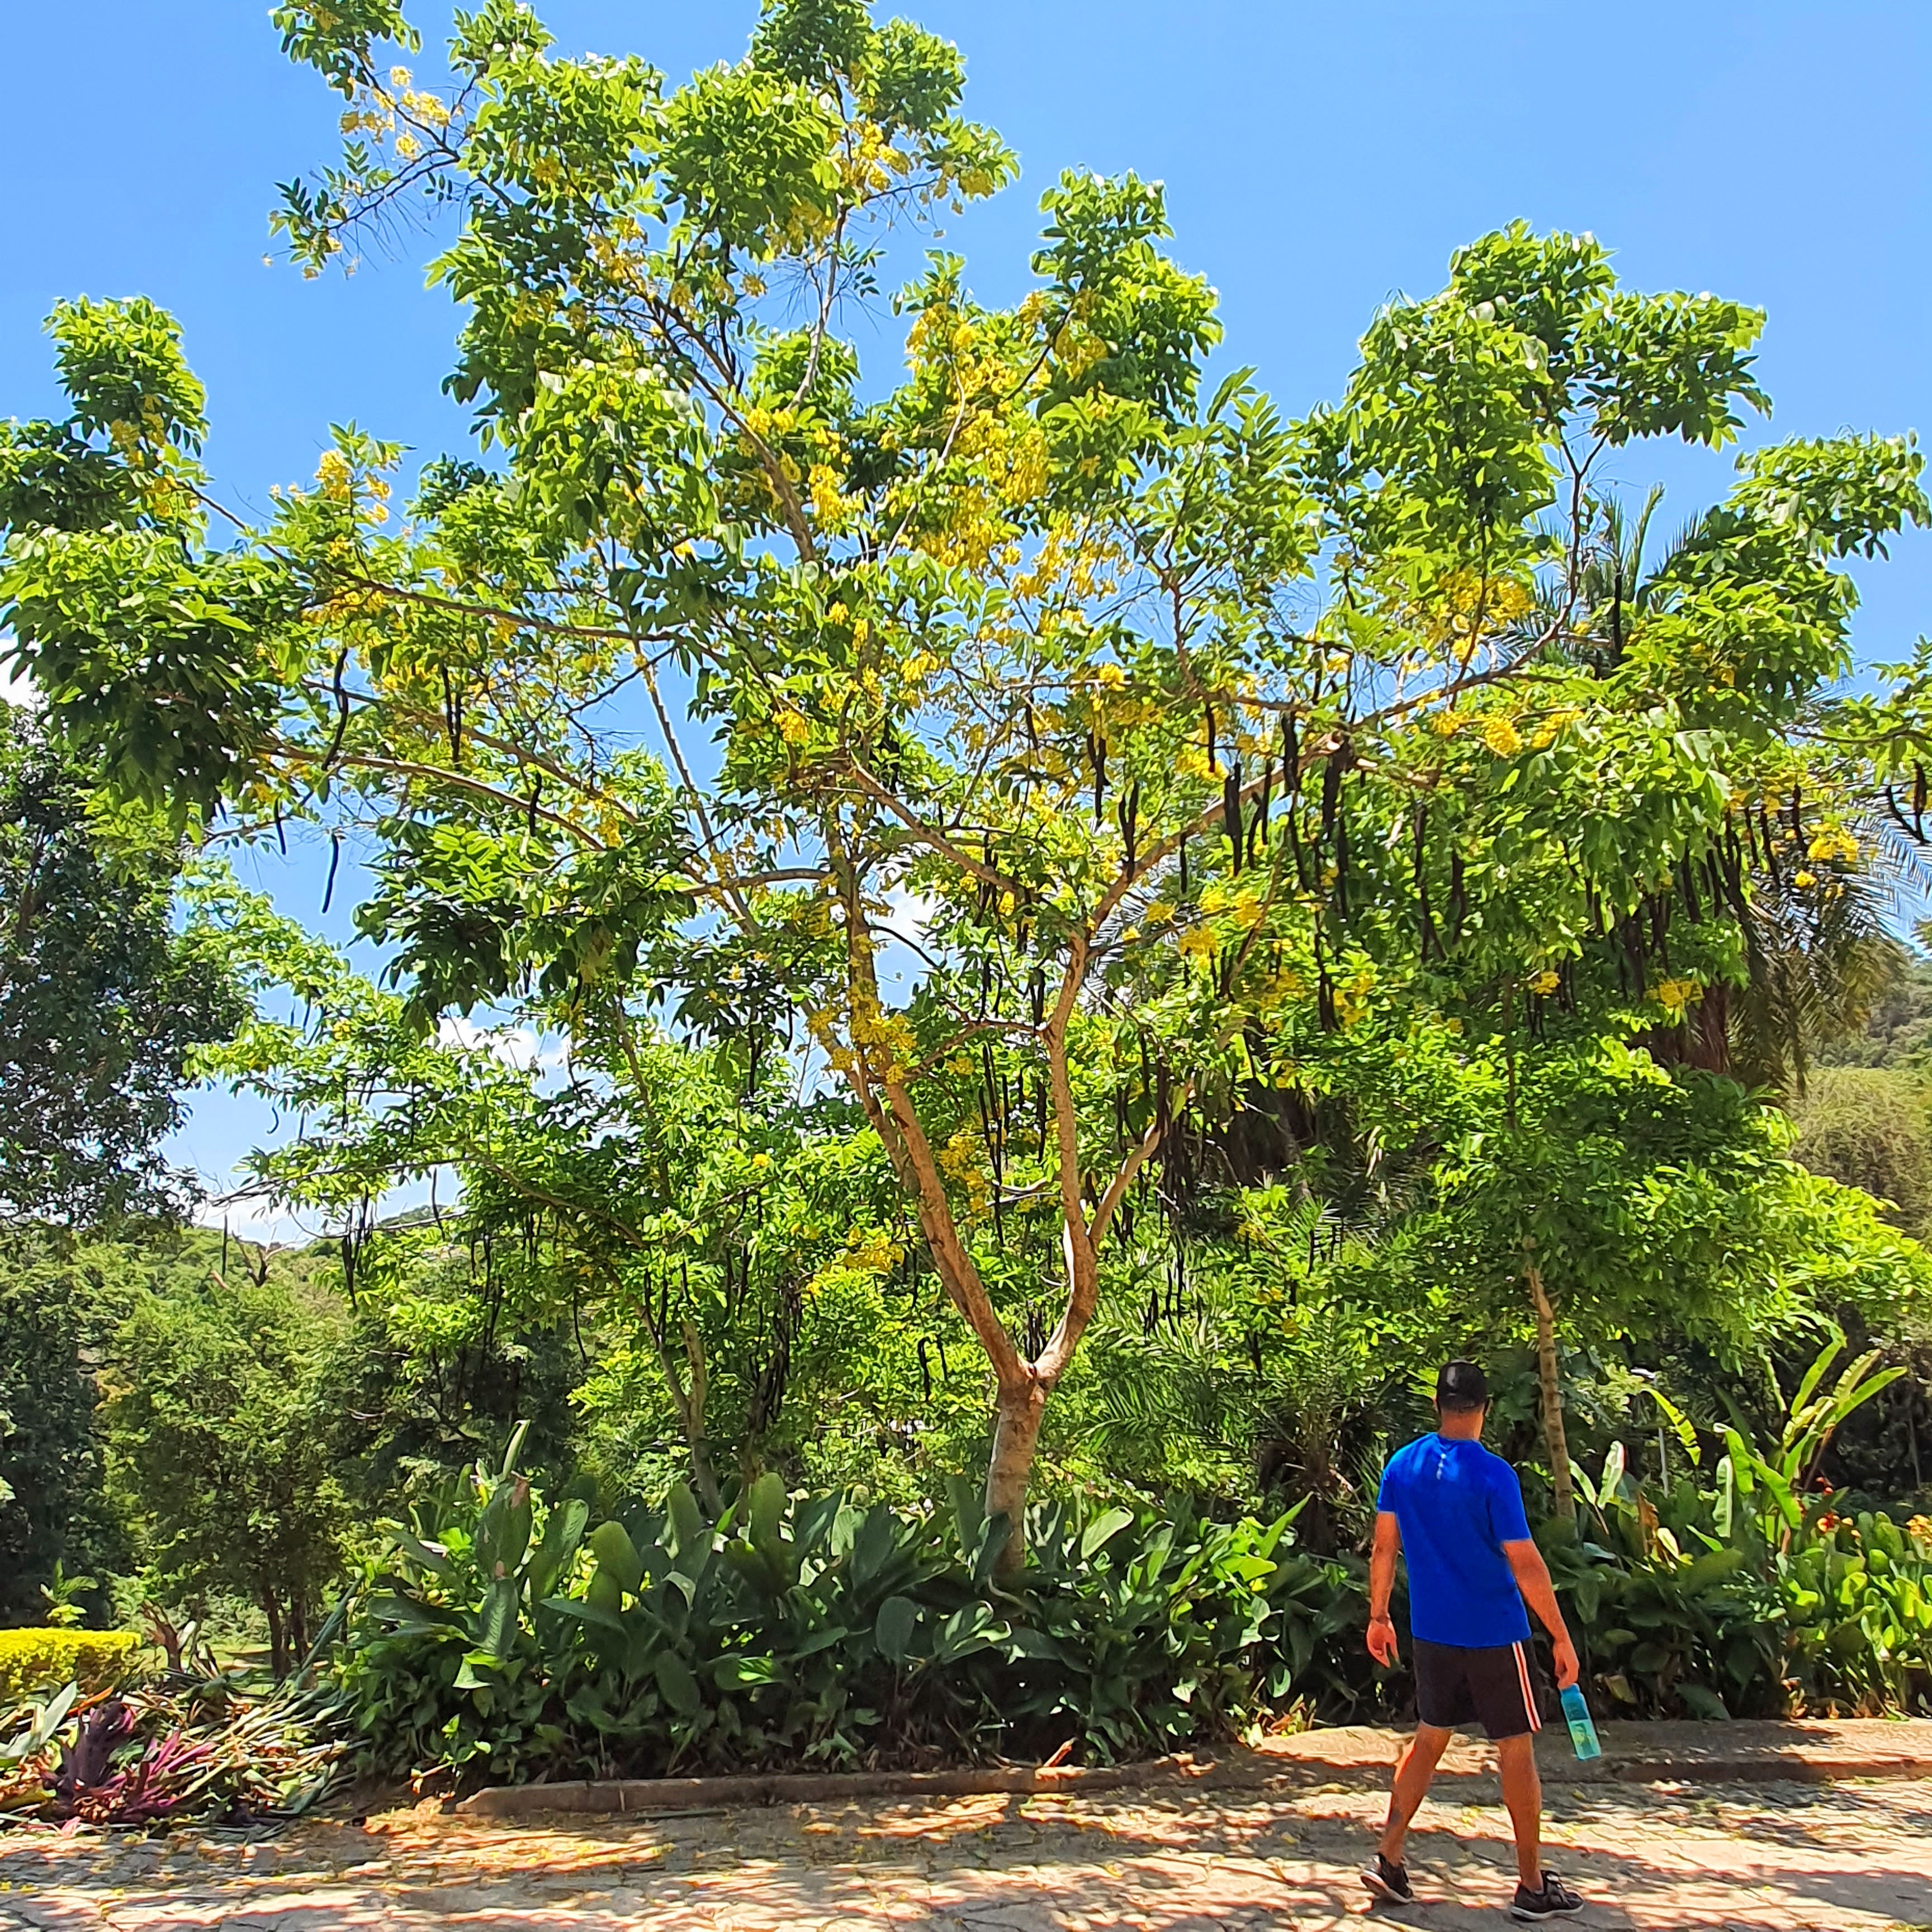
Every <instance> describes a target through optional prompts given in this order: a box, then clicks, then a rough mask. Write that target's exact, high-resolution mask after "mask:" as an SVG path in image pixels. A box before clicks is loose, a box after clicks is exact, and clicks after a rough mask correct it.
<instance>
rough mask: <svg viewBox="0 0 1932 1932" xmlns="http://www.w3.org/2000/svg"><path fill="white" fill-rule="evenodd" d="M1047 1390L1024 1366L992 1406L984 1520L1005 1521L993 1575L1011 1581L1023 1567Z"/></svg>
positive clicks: (1002, 1389) (1030, 1370)
mask: <svg viewBox="0 0 1932 1932" xmlns="http://www.w3.org/2000/svg"><path fill="white" fill-rule="evenodd" d="M1046 1394H1047V1392H1046V1386H1045V1385H1044V1384H1043V1383H1042V1382H1041V1381H1040V1378H1039V1377H1038V1376H1037V1375H1036V1374H1035V1373H1033V1371H1032V1368H1031V1365H1030V1364H1029V1366H1028V1370H1027V1373H1026V1374H1025V1378H1024V1379H1023V1380H1022V1381H1020V1382H1016V1383H1015V1384H1013V1385H1012V1386H1011V1387H1010V1388H1005V1387H1003V1388H1001V1391H1000V1392H999V1394H998V1396H997V1397H995V1401H994V1404H993V1453H992V1456H991V1457H989V1459H988V1461H987V1464H986V1514H987V1515H988V1516H989V1517H995V1516H1004V1517H1005V1518H1006V1519H1007V1541H1006V1547H1005V1548H1004V1550H1002V1551H1001V1554H1000V1561H999V1565H998V1570H997V1572H996V1574H998V1575H999V1576H1001V1577H1011V1576H1013V1575H1014V1574H1016V1573H1017V1572H1018V1571H1019V1570H1020V1569H1022V1568H1023V1567H1024V1566H1025V1562H1026V1499H1027V1485H1028V1482H1029V1481H1031V1478H1032V1475H1033V1463H1034V1456H1035V1454H1037V1451H1038V1450H1039V1448H1040V1421H1041V1418H1043V1416H1044V1415H1046Z"/></svg>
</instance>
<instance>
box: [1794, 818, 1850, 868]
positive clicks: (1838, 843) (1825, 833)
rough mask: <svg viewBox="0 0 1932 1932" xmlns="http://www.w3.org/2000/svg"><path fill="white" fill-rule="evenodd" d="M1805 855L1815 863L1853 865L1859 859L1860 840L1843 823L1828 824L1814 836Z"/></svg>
mask: <svg viewBox="0 0 1932 1932" xmlns="http://www.w3.org/2000/svg"><path fill="white" fill-rule="evenodd" d="M1805 857H1806V858H1808V859H1810V860H1811V862H1812V863H1813V864H1814V865H1833V864H1840V865H1853V864H1855V863H1856V862H1857V860H1858V841H1857V840H1856V839H1855V838H1853V837H1852V835H1851V834H1850V833H1849V832H1847V831H1846V829H1845V828H1844V827H1843V826H1842V825H1835V824H1834V825H1826V826H1823V827H1821V828H1820V830H1819V831H1818V832H1817V833H1816V835H1814V837H1813V838H1812V841H1811V844H1810V846H1809V847H1808V848H1807V849H1806V851H1805Z"/></svg>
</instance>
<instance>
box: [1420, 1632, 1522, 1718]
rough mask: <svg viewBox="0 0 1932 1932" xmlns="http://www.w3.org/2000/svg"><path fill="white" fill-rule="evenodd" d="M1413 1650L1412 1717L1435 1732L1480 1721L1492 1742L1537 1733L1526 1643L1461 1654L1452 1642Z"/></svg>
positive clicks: (1430, 1644) (1503, 1645)
mask: <svg viewBox="0 0 1932 1932" xmlns="http://www.w3.org/2000/svg"><path fill="white" fill-rule="evenodd" d="M1415 1715H1417V1717H1418V1718H1420V1719H1421V1721H1422V1722H1423V1723H1424V1724H1431V1725H1433V1726H1435V1727H1436V1729H1438V1730H1445V1731H1453V1730H1460V1729H1462V1728H1463V1727H1466V1726H1468V1725H1470V1724H1475V1723H1478V1722H1480V1723H1481V1725H1482V1727H1483V1729H1484V1730H1486V1731H1487V1732H1488V1733H1489V1734H1490V1736H1491V1737H1492V1738H1520V1737H1521V1736H1523V1735H1524V1734H1525V1733H1526V1732H1533V1731H1540V1730H1542V1728H1543V1720H1542V1719H1541V1718H1539V1717H1538V1715H1536V1665H1535V1662H1534V1661H1533V1660H1532V1658H1531V1655H1530V1649H1529V1645H1528V1644H1526V1643H1500V1644H1496V1645H1495V1646H1492V1647H1490V1648H1488V1649H1482V1650H1464V1649H1460V1648H1459V1647H1458V1646H1456V1645H1454V1644H1453V1643H1424V1641H1423V1640H1422V1639H1421V1637H1417V1638H1416V1639H1415Z"/></svg>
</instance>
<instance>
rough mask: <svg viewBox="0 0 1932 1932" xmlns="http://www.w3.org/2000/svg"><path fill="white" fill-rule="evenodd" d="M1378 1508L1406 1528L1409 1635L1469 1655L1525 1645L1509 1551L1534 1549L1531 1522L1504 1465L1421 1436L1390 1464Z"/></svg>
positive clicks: (1477, 1448) (1474, 1450)
mask: <svg viewBox="0 0 1932 1932" xmlns="http://www.w3.org/2000/svg"><path fill="white" fill-rule="evenodd" d="M1376 1508H1377V1509H1378V1510H1386V1511H1388V1512H1389V1513H1390V1514H1391V1515H1393V1516H1394V1518H1395V1520H1396V1521H1397V1523H1399V1524H1400V1526H1401V1528H1402V1549H1403V1555H1404V1556H1406V1557H1407V1558H1408V1559H1409V1631H1410V1634H1411V1635H1412V1636H1415V1637H1420V1638H1421V1639H1422V1640H1423V1641H1424V1643H1451V1644H1454V1645H1456V1646H1457V1647H1458V1648H1459V1649H1465V1650H1486V1649H1491V1648H1493V1646H1497V1645H1500V1644H1505V1643H1522V1642H1523V1641H1524V1640H1525V1639H1526V1638H1527V1637H1529V1612H1528V1611H1526V1610H1525V1609H1524V1608H1523V1595H1522V1592H1520V1591H1519V1590H1518V1589H1517V1586H1516V1578H1515V1577H1514V1576H1513V1575H1512V1574H1511V1571H1510V1567H1509V1559H1508V1557H1506V1556H1505V1555H1504V1554H1503V1545H1504V1544H1505V1543H1524V1542H1527V1541H1529V1520H1528V1519H1527V1518H1526V1517H1525V1516H1524V1515H1523V1485H1522V1484H1520V1482H1518V1481H1517V1475H1516V1472H1515V1471H1514V1469H1511V1467H1510V1466H1509V1465H1508V1463H1505V1461H1504V1460H1503V1459H1502V1457H1500V1456H1492V1455H1491V1454H1490V1452H1489V1451H1487V1449H1485V1448H1484V1447H1483V1445H1481V1443H1480V1442H1461V1441H1457V1442H1451V1441H1448V1440H1446V1439H1445V1438H1443V1437H1442V1436H1422V1437H1421V1438H1419V1439H1418V1440H1417V1441H1415V1442H1412V1443H1411V1444H1409V1447H1408V1448H1406V1449H1398V1450H1397V1451H1396V1453H1395V1454H1394V1455H1393V1456H1391V1457H1390V1458H1389V1460H1388V1468H1387V1469H1385V1470H1384V1471H1383V1472H1382V1491H1381V1493H1380V1494H1379V1496H1377V1497H1376Z"/></svg>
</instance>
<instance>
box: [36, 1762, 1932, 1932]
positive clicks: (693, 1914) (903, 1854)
mask: <svg viewBox="0 0 1932 1932" xmlns="http://www.w3.org/2000/svg"><path fill="white" fill-rule="evenodd" d="M1381 1808H1382V1799H1381V1798H1380V1797H1379V1796H1377V1795H1376V1794H1375V1793H1372V1792H1370V1791H1367V1790H1361V1789H1356V1790H1348V1789H1344V1788H1341V1787H1322V1788H1320V1789H1317V1790H1313V1791H1310V1790H1301V1791H1298V1792H1295V1793H1292V1794H1286V1793H1280V1792H1277V1791H1267V1792H1262V1793H1253V1792H1248V1793H1228V1792H1222V1793H1207V1792H1196V1793H1193V1794H1189V1795H1178V1794H1174V1793H1163V1794H1161V1795H1159V1796H1154V1795H1150V1794H1149V1793H1130V1792H1129V1793H1112V1794H1109V1795H1108V1796H1105V1797H1102V1796H1091V1797H1088V1798H1086V1799H1077V1798H1074V1797H1072V1796H1065V1795H1056V1796H1052V1797H1046V1798H1039V1797H1036V1798H1031V1799H1021V1798H1004V1799H1002V1798H983V1799H959V1800H956V1801H955V1802H950V1803H935V1804H926V1805H905V1804H901V1803H890V1802H880V1803H876V1804H868V1805H848V1806H842V1807H836V1808H823V1809H816V1810H814V1809H812V1808H806V1807H802V1806H801V1807H797V1808H791V1809H788V1810H783V1811H736V1812H730V1813H716V1814H711V1815H709V1816H705V1815H701V1814H686V1815H684V1816H682V1817H659V1818H655V1819H651V1818H632V1819H628V1820H610V1821H601V1820H600V1821H597V1822H595V1823H591V1822H579V1821H571V1823H569V1825H568V1826H567V1827H566V1826H562V1825H559V1826H556V1827H554V1828H550V1829H533V1828H532V1827H530V1826H527V1825H519V1826H514V1827H511V1826H487V1825H478V1824H473V1823H458V1822H457V1821H455V1820H449V1819H447V1818H444V1817H439V1816H435V1815H432V1814H428V1813H427V1812H425V1811H418V1812H414V1813H402V1814H395V1815H392V1816H391V1817H387V1818H379V1819H374V1820H371V1821H370V1822H369V1823H368V1824H367V1825H366V1826H358V1825H351V1824H347V1823H338V1824H326V1823H316V1824H311V1825H307V1826H303V1827H302V1828H300V1829H296V1830H294V1831H292V1832H287V1833H286V1834H284V1835H281V1836H279V1837H276V1838H267V1839H263V1840H260V1841H256V1842H254V1843H249V1842H245V1841H242V1840H240V1839H239V1838H233V1837H228V1838H224V1837H223V1836H221V1835H211V1834H205V1833H200V1832H181V1833H178V1834H175V1835H173V1836H172V1837H170V1838H157V1839H148V1840H145V1841H144V1840H136V1839H127V1838H104V1837H101V1836H98V1835H89V1834H81V1835H75V1836H74V1837H71V1838H62V1837H59V1836H58V1835H53V1834H51V1833H33V1832H19V1831H16V1832H10V1833H7V1834H5V1835H0V1927H4V1928H6V1932H13V1928H16V1927H35V1928H50V1929H55V1928H57V1932H110V1929H111V1932H203V1928H214V1927H219V1928H221V1932H333V1928H335V1927H362V1926H371V1927H395V1928H397V1932H443V1928H455V1927H466V1928H473V1932H513V1928H514V1932H607V1928H611V1927H619V1926H622V1927H633V1926H635V1927H649V1928H651V1932H874V1928H881V1929H882V1928H886V1927H892V1928H898V1932H1049V1928H1052V1932H1103V1928H1105V1929H1106V1932H1113V1928H1115V1927H1121V1928H1127V1927H1132V1928H1134V1929H1135V1932H1237V1928H1239V1932H1258V1928H1260V1927H1276V1926H1294V1927H1310V1928H1314V1927H1337V1926H1341V1925H1343V1924H1352V1923H1354V1922H1355V1921H1357V1920H1358V1919H1361V1918H1364V1917H1365V1916H1373V1917H1375V1918H1382V1917H1383V1916H1384V1915H1385V1914H1384V1912H1382V1911H1378V1912H1376V1913H1374V1914H1373V1915H1370V1913H1369V1911H1368V1907H1367V1894H1366V1893H1365V1892H1364V1891H1363V1890H1362V1888H1361V1885H1360V1882H1359V1881H1358V1879H1357V1878H1356V1876H1355V1872H1356V1868H1357V1867H1358V1865H1359V1864H1361V1861H1362V1858H1363V1855H1364V1851H1365V1849H1366V1847H1367V1843H1368V1828H1369V1826H1370V1821H1371V1820H1373V1819H1374V1818H1376V1817H1379V1814H1380V1811H1381ZM1547 1832H1548V1839H1549V1850H1548V1852H1547V1858H1548V1860H1549V1861H1550V1863H1551V1864H1553V1865H1555V1866H1556V1867H1557V1868H1558V1869H1559V1870H1562V1871H1563V1872H1564V1873H1566V1874H1567V1875H1568V1876H1569V1877H1570V1878H1571V1879H1572V1880H1573V1881H1574V1882H1575V1883H1576V1884H1577V1886H1578V1887H1579V1888H1580V1889H1581V1890H1582V1891H1583V1893H1584V1894H1585V1895H1586V1897H1587V1898H1588V1899H1589V1901H1590V1905H1589V1910H1588V1911H1587V1912H1586V1913H1585V1914H1584V1915H1583V1917H1582V1918H1580V1919H1578V1920H1576V1921H1572V1922H1574V1923H1576V1924H1581V1925H1585V1926H1598V1927H1628V1928H1638V1927H1641V1928H1646V1932H1648V1929H1649V1928H1656V1932H1664V1928H1670V1932H1679V1928H1686V1927H1713V1928H1715V1927H1726V1928H1731V1929H1732V1932H1791V1929H1792V1928H1796V1927H1817V1928H1819V1932H1903V1929H1904V1928H1911V1932H1932V1784H1927V1783H1924V1782H1915V1781H1903V1780H1894V1781H1884V1782H1880V1781H1870V1782H1867V1783H1862V1784H1840V1785H1835V1786H1829V1787H1819V1786H1807V1785H1796V1784H1781V1785H1763V1786H1745V1785H1728V1786H1711V1787H1704V1788H1700V1789H1693V1788H1691V1787H1686V1786H1673V1785H1649V1786H1594V1787H1576V1788H1573V1789H1570V1790H1559V1789H1556V1788H1552V1789H1551V1790H1550V1791H1549V1793H1547ZM1410 1855H1411V1862H1412V1867H1413V1869H1414V1870H1415V1874H1416V1879H1417V1885H1418V1891H1419V1892H1420V1893H1421V1902H1419V1903H1418V1905H1417V1906H1415V1907H1412V1908H1410V1909H1406V1910H1404V1911H1403V1912H1400V1913H1398V1914H1393V1915H1388V1916H1389V1917H1390V1918H1391V1919H1392V1920H1393V1921H1394V1922H1398V1923H1401V1924H1409V1925H1417V1926H1425V1927H1437V1928H1448V1927H1477V1926H1479V1925H1483V1926H1486V1925H1493V1924H1508V1922H1509V1921H1508V1919H1507V1918H1506V1917H1505V1913H1504V1908H1505V1907H1506V1906H1507V1905H1508V1900H1509V1895H1510V1891H1511V1884H1512V1882H1513V1870H1512V1860H1511V1853H1510V1850H1509V1837H1508V1822H1507V1820H1506V1819H1505V1816H1504V1814H1503V1813H1502V1810H1501V1808H1500V1806H1499V1804H1498V1802H1497V1793H1496V1787H1495V1785H1494V1783H1493V1781H1490V1780H1487V1779H1472V1780H1466V1781H1459V1784H1458V1786H1457V1788H1456V1789H1455V1790H1453V1791H1452V1792H1451V1793H1448V1794H1447V1796H1446V1797H1445V1800H1444V1801H1443V1802H1433V1801H1432V1802H1431V1804H1430V1805H1429V1806H1428V1807H1427V1808H1425V1810H1424V1814H1423V1816H1422V1818H1421V1820H1418V1828H1417V1830H1416V1832H1415V1835H1414V1837H1413V1838H1412V1841H1411V1854H1410Z"/></svg>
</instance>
